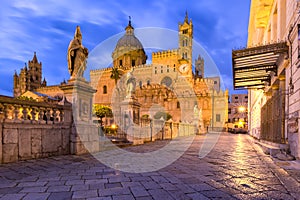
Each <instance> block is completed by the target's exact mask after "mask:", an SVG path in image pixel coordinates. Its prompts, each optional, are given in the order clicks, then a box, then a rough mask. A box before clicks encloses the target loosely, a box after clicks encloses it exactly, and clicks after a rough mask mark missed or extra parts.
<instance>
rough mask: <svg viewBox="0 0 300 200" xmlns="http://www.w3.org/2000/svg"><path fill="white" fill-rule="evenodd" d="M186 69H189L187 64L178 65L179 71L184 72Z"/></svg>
mask: <svg viewBox="0 0 300 200" xmlns="http://www.w3.org/2000/svg"><path fill="white" fill-rule="evenodd" d="M188 70H189V68H188V64H182V65H180V67H179V71H180V72H181V73H186V72H187V71H188Z"/></svg>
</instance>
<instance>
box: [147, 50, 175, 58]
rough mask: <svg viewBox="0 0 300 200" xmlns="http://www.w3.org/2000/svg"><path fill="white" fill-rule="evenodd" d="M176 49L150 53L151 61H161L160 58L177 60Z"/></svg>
mask: <svg viewBox="0 0 300 200" xmlns="http://www.w3.org/2000/svg"><path fill="white" fill-rule="evenodd" d="M177 56H178V49H171V50H164V51H158V52H153V53H152V59H161V58H170V57H171V58H175V57H176V58H177Z"/></svg>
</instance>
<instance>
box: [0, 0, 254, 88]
mask: <svg viewBox="0 0 300 200" xmlns="http://www.w3.org/2000/svg"><path fill="white" fill-rule="evenodd" d="M249 5H250V0H247V1H240V0H226V1H220V0H210V1H207V0H191V1H172V0H159V1H158V0H154V1H140V0H127V1H126V2H124V1H108V0H103V1H98V0H77V1H71V0H63V1H57V0H45V1H40V0H31V1H18V0H10V1H8V0H3V1H2V3H1V7H0V28H1V32H0V41H1V45H0V52H1V54H0V72H1V74H0V80H2V81H3V84H1V87H0V88H1V89H2V91H1V93H2V94H3V91H5V92H6V94H7V93H11V94H12V85H13V81H12V76H13V74H14V70H17V71H18V72H19V70H20V68H22V67H23V66H24V63H25V62H27V61H28V60H29V59H32V56H33V52H34V51H36V52H37V56H38V59H39V61H42V63H43V75H44V76H45V77H46V79H47V82H48V83H49V84H58V83H60V82H61V81H62V80H63V79H68V70H67V60H66V54H67V48H68V44H69V42H70V40H71V39H72V37H73V34H74V31H75V27H76V25H80V26H81V30H82V33H83V44H84V45H85V46H86V47H87V48H88V49H89V50H90V51H92V49H94V48H95V47H96V46H97V45H98V44H99V43H101V42H103V41H105V40H106V39H107V38H109V37H111V36H113V35H115V34H118V33H120V32H122V31H124V28H125V26H126V25H127V23H128V16H129V15H130V16H132V23H133V25H134V27H135V28H145V27H160V28H168V29H172V30H175V31H177V29H178V22H179V21H183V18H184V15H185V11H186V10H187V11H188V13H189V17H190V18H192V20H193V24H194V39H195V40H196V41H197V42H199V43H200V44H201V45H202V46H204V48H205V50H206V51H208V53H209V54H210V55H211V56H212V58H213V60H214V61H215V63H216V64H217V66H218V67H219V69H220V71H221V73H225V74H227V75H228V77H230V76H231V72H230V71H231V49H232V48H234V47H236V46H244V45H245V44H246V37H247V23H248V13H249V7H250V6H249ZM236 16H238V17H236ZM173 48H176V46H174V47H173ZM195 56H196V55H195ZM228 71H229V72H228ZM2 81H1V82H2ZM4 82H5V84H4ZM231 87H232V86H230V89H231Z"/></svg>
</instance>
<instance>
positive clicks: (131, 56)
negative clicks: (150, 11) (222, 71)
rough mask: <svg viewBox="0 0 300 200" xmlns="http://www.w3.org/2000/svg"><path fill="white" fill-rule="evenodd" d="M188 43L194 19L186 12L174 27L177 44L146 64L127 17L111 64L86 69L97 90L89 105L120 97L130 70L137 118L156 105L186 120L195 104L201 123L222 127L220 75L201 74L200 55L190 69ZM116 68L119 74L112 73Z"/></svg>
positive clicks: (224, 98) (225, 98) (224, 107)
mask: <svg viewBox="0 0 300 200" xmlns="http://www.w3.org/2000/svg"><path fill="white" fill-rule="evenodd" d="M192 46H193V23H192V20H189V19H188V15H187V14H186V16H185V18H184V21H183V23H179V25H178V48H176V49H170V50H163V51H158V52H153V53H152V55H151V56H152V63H151V64H146V60H147V55H146V53H145V50H144V48H143V45H142V43H141V42H140V41H139V39H138V38H137V37H136V36H135V34H134V28H133V26H132V24H131V20H129V23H128V25H127V27H126V28H125V34H124V36H123V37H121V38H120V39H119V40H118V42H117V44H116V47H115V49H114V51H113V52H112V59H113V62H112V63H113V64H112V66H111V67H109V68H105V69H99V70H91V71H90V78H91V86H92V87H93V88H95V89H96V90H97V92H96V93H95V95H94V103H95V104H103V105H107V106H112V102H114V100H115V98H116V96H115V95H116V93H119V98H121V99H122V100H124V98H125V96H126V91H125V90H126V88H125V87H124V86H126V75H127V74H128V73H132V75H133V77H134V80H135V81H134V82H135V83H134V84H135V91H134V97H135V98H136V99H137V102H138V103H139V104H140V105H141V108H140V113H139V115H140V116H141V117H143V116H150V117H153V114H151V110H153V109H154V108H153V107H155V106H156V107H161V108H162V109H163V110H164V112H166V113H169V114H170V115H171V116H172V120H173V121H175V122H191V121H193V113H194V108H195V107H196V108H198V109H199V112H200V115H201V116H200V118H201V124H202V125H201V126H204V127H205V128H208V127H211V128H213V129H215V128H216V129H221V128H223V127H225V122H227V119H228V113H227V110H228V91H227V90H226V91H222V90H221V88H220V77H204V65H205V62H204V59H203V58H202V57H201V56H200V55H198V57H197V59H195V63H194V66H195V70H193V63H192V62H193V57H192V51H193V48H192ZM116 71H117V73H118V77H116V76H115V75H114V73H115V72H116ZM122 91H123V93H122ZM122 94H123V96H122ZM120 96H121V97H120ZM204 127H202V128H204Z"/></svg>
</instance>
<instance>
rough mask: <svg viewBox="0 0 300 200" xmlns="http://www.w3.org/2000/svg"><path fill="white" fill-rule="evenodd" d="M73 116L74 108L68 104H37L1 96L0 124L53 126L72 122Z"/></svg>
mask: <svg viewBox="0 0 300 200" xmlns="http://www.w3.org/2000/svg"><path fill="white" fill-rule="evenodd" d="M71 115H72V106H71V104H69V103H66V102H59V103H48V102H35V101H28V100H20V99H15V98H12V97H7V96H1V95H0V122H2V121H14V122H16V121H24V122H26V121H27V122H39V123H47V124H53V123H63V122H70V120H71Z"/></svg>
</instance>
